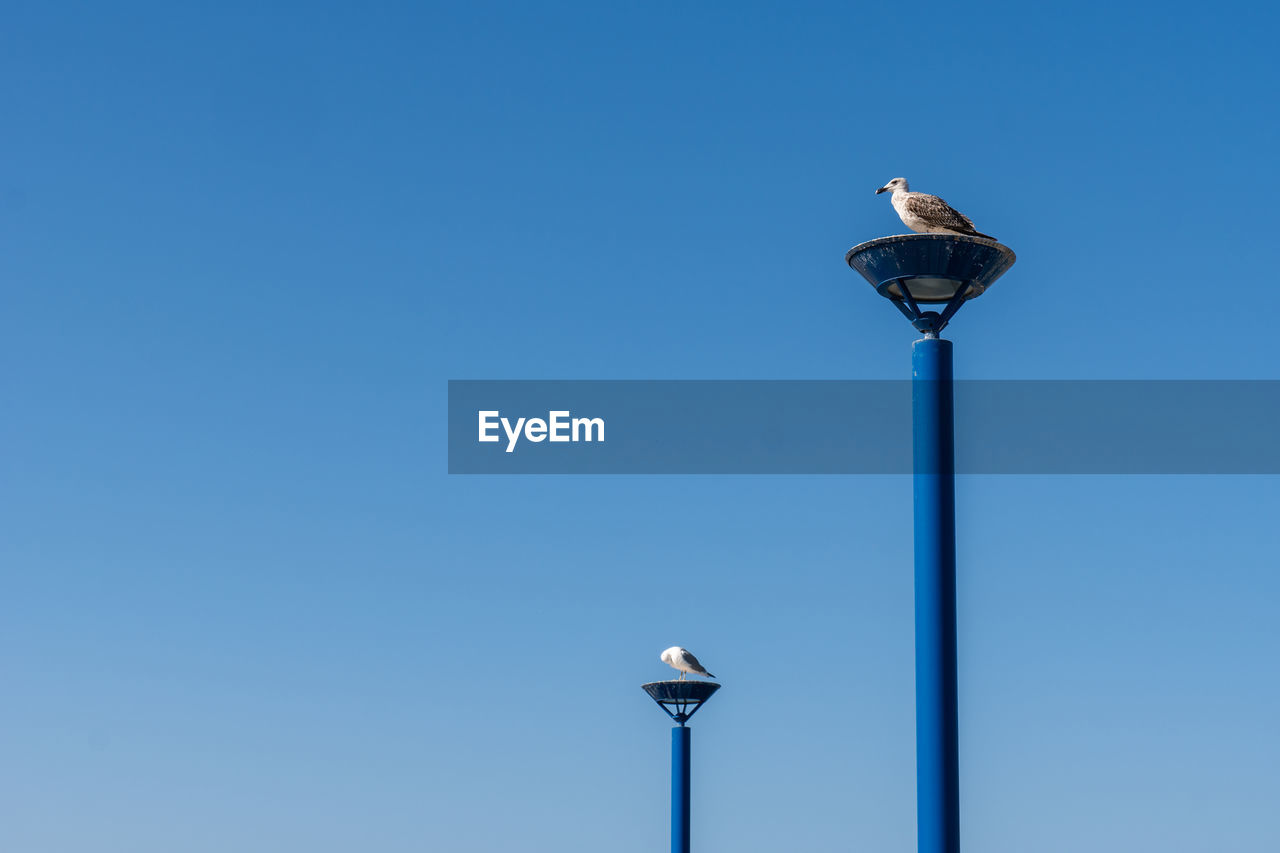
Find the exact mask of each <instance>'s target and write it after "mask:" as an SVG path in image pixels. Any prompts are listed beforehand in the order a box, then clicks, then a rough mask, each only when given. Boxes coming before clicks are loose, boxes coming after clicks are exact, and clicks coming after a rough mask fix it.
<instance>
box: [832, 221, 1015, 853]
mask: <svg viewBox="0 0 1280 853" xmlns="http://www.w3.org/2000/svg"><path fill="white" fill-rule="evenodd" d="M845 260H846V261H847V262H848V263H849V266H851V267H853V269H855V270H857V271H858V272H859V273H861V274H862V277H863V278H865V279H866V280H867V281H868V282H870V283H871V286H872V287H874V288H875V289H876V292H877V293H879V294H880V295H881V296H883V297H885V298H886V299H888V300H890V301H891V302H892V303H893V305H894V307H896V308H897V309H898V310H899V311H901V312H902V313H903V315H905V316H906V318H907V319H908V320H909V321H911V325H912V326H914V327H915V329H916V330H917V331H919V332H923V333H924V337H923V338H921V339H920V340H918V341H916V342H915V343H914V344H912V345H911V380H912V381H911V416H912V420H911V423H912V436H913V447H914V452H913V471H914V492H915V595H916V836H917V840H918V845H919V851H920V853H959V850H960V787H959V758H958V746H959V744H958V737H957V724H956V506H955V502H956V498H955V451H954V440H953V436H954V420H953V412H952V388H951V342H950V341H946V340H943V339H942V337H941V333H942V330H943V329H944V328H946V326H947V324H948V323H949V322H950V321H951V318H952V317H954V316H955V313H956V312H957V311H959V310H960V307H961V306H962V305H964V303H965V302H966V301H967V300H970V299H973V298H975V297H978V296H981V295H982V293H983V292H984V291H986V289H987V288H988V287H990V286H991V285H992V283H994V282H995V280H996V279H997V278H999V277H1000V276H1001V275H1003V274H1004V272H1005V271H1006V270H1007V269H1009V267H1011V266H1012V265H1013V262H1014V260H1015V256H1014V254H1013V252H1011V251H1010V250H1009V249H1008V248H1007V247H1005V246H1002V245H1000V244H999V243H997V242H996V241H994V240H984V239H981V238H977V237H962V236H954V235H950V234H906V235H900V236H897V237H882V238H881V239H879V240H872V241H871V242H869V243H862V244H861V245H858V246H854V247H853V248H852V249H850V250H849V251H848V253H847V254H846V255H845ZM922 305H940V306H942V310H941V311H933V310H925V309H923V308H921V306H922Z"/></svg>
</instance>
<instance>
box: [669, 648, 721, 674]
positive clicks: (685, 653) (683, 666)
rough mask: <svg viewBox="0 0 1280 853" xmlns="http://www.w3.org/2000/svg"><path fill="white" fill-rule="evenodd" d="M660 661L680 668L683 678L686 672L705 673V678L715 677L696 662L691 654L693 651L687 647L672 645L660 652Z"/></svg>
mask: <svg viewBox="0 0 1280 853" xmlns="http://www.w3.org/2000/svg"><path fill="white" fill-rule="evenodd" d="M660 657H661V659H662V662H663V663H665V664H666V665H667V666H670V667H674V668H675V669H678V670H680V678H681V679H682V680H683V679H684V674H685V673H686V672H689V673H693V674H695V675H705V676H706V677H707V678H715V676H714V675H712V674H711V673H709V672H707V671H706V669H704V668H703V666H702V664H700V663H698V659H697V658H695V657H694V656H693V652H691V651H689V650H688V649H682V648H680V647H679V646H672V647H671V648H669V649H667V650H666V651H665V652H663V653H662V654H661V656H660Z"/></svg>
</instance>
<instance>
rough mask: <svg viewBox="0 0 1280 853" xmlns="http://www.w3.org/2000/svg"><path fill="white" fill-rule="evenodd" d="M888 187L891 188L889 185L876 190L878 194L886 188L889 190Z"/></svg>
mask: <svg viewBox="0 0 1280 853" xmlns="http://www.w3.org/2000/svg"><path fill="white" fill-rule="evenodd" d="M887 189H889V188H888V187H881V188H880V189H878V190H876V195H880V193H882V192H884V191H885V190H887Z"/></svg>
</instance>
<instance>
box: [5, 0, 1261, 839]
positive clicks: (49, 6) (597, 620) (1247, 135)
mask: <svg viewBox="0 0 1280 853" xmlns="http://www.w3.org/2000/svg"><path fill="white" fill-rule="evenodd" d="M4 19H5V24H4V27H3V31H2V32H0V113H2V114H3V116H4V130H3V133H0V289H2V291H3V307H2V308H0V358H2V360H3V361H2V364H3V369H2V371H0V393H2V395H3V396H2V397H0V399H3V413H4V414H3V417H2V418H0V446H3V448H4V451H3V456H2V460H0V465H2V466H3V467H2V469H0V513H2V517H3V519H4V524H3V532H2V533H0V566H2V568H0V572H2V574H0V578H2V582H3V587H2V588H0V679H2V680H3V684H4V697H5V698H4V701H3V702H0V766H3V767H4V772H3V773H0V848H3V849H4V850H7V851H14V853H62V851H66V852H67V853H71V852H72V851H74V853H83V851H121V853H126V851H127V853H172V851H175V850H181V851H190V853H201V852H202V851H210V853H214V852H215V851H216V853H225V851H229V850H235V851H242V853H268V851H270V852H271V853H275V851H281V850H306V851H309V853H329V851H351V850H368V851H378V852H379V853H392V851H415V852H416V851H450V853H471V851H548V852H549V853H550V852H551V851H554V853H588V851H589V852H590V853H598V851H602V850H608V851H618V853H629V851H635V853H640V851H646V853H647V852H648V851H654V850H661V849H664V848H665V845H666V844H667V796H668V795H667V760H668V753H667V750H668V734H667V730H668V725H667V724H666V722H665V718H664V717H662V715H661V714H660V713H659V712H658V710H657V709H656V708H655V707H653V706H652V704H651V703H650V702H649V700H648V699H647V698H646V697H645V696H644V695H643V694H642V693H641V692H640V690H639V685H640V683H641V682H644V681H648V680H654V679H658V678H663V677H665V676H666V675H667V674H668V673H669V670H667V669H666V668H665V667H664V666H663V665H662V664H660V663H659V662H658V660H657V655H658V653H659V651H661V650H662V649H663V648H665V647H666V646H669V645H672V644H677V643H678V644H682V645H686V646H688V647H690V648H692V649H694V650H695V651H696V652H697V653H698V654H699V656H701V657H702V658H703V660H704V661H705V662H706V663H707V664H708V666H710V667H711V669H712V671H714V672H715V673H716V674H717V675H718V676H720V679H721V681H722V682H723V683H724V685H725V686H724V688H723V690H722V691H721V693H720V694H719V695H718V696H717V698H716V699H715V701H714V702H713V703H712V704H711V705H709V706H708V707H707V708H706V709H705V710H703V711H702V712H701V713H700V715H699V716H698V718H697V719H696V720H695V737H694V750H695V755H694V759H695V782H694V786H695V790H694V793H695V798H696V799H695V818H694V820H695V824H694V842H695V844H696V845H697V846H698V848H699V849H700V850H706V851H715V850H719V851H729V850H732V851H741V852H742V853H754V852H755V851H779V850H832V851H835V850H841V851H844V850H848V851H860V850H867V851H877V852H878V853H885V851H902V853H906V852H907V851H911V850H913V849H914V787H913V786H914V781H913V777H914V743H913V740H914V737H913V723H912V714H913V710H912V701H913V700H912V674H911V657H912V649H911V643H912V639H911V638H912V634H911V575H910V560H911V552H910V538H909V535H910V513H909V508H910V481H909V478H907V477H879V478H865V477H864V478H852V477H851V478H839V477H828V478H820V477H814V478H807V477H779V478H766V477H718V478H717V477H704V478H679V477H660V478H659V477H654V478H644V477H637V478H623V477H615V478H572V477H546V478H537V477H527V478H518V477H507V478H503V477H487V478H479V477H477V478H465V477H450V476H448V475H447V474H446V473H445V440H444V427H445V399H446V398H445V390H446V382H447V380H449V379H481V378H502V379H507V378H513V379H520V378H539V379H559V378H677V379H678V378H743V379H770V378H806V379H823V378H853V379H858V378H905V377H906V376H907V375H908V369H909V355H908V353H909V343H910V340H911V337H912V333H911V330H910V329H909V328H908V327H907V325H906V323H905V322H903V320H902V319H901V318H900V317H899V316H898V315H897V313H896V312H894V311H893V310H892V309H891V308H890V306H888V305H886V304H885V303H884V302H883V301H881V300H879V299H878V298H877V297H875V295H874V294H873V293H872V291H871V289H870V288H868V287H867V286H866V284H865V283H863V282H862V281H861V280H860V279H859V278H858V277H857V276H856V275H855V274H854V273H852V272H851V271H850V270H848V269H847V268H846V267H845V266H844V263H843V253H844V251H845V250H846V249H847V248H848V247H849V246H850V245H853V244H854V243H858V242H861V241H863V240H866V239H870V238H873V237H877V236H881V235H883V234H889V233H897V232H898V231H900V230H901V225H900V223H899V222H898V221H897V219H896V218H895V217H894V216H893V213H892V211H891V210H890V208H889V204H888V202H887V201H886V199H885V198H884V197H883V196H881V197H879V198H877V197H875V196H873V195H872V191H873V190H874V189H875V188H876V187H879V186H880V185H882V184H883V183H885V181H887V180H888V179H889V178H892V177H895V176H898V175H905V176H906V177H908V178H909V179H910V180H911V181H912V184H913V186H914V187H915V188H916V189H921V190H924V191H928V192H935V193H937V194H939V195H942V196H943V197H945V198H947V199H948V200H949V201H951V202H953V203H954V204H955V205H956V206H957V207H959V208H961V209H962V210H963V211H965V212H966V213H968V214H969V215H970V216H972V217H973V219H974V220H975V222H976V223H977V224H978V227H979V228H981V229H982V230H984V231H986V232H988V233H991V234H994V235H996V236H997V237H999V238H1000V239H1001V240H1002V241H1003V242H1005V243H1006V244H1008V245H1009V246H1011V247H1012V248H1013V249H1014V250H1015V251H1017V252H1018V255H1019V261H1018V263H1017V265H1016V266H1015V267H1014V268H1013V270H1012V271H1011V272H1010V273H1009V274H1008V275H1007V276H1006V277H1005V278H1004V279H1002V280H1001V281H1000V282H999V283H998V284H997V285H996V287H994V288H993V289H992V290H991V291H990V292H989V293H988V294H986V295H985V296H983V298H982V299H981V300H979V301H978V302H975V303H973V304H972V305H971V306H970V307H968V308H966V310H965V311H964V312H962V313H961V314H960V315H959V317H958V318H957V320H956V322H955V324H954V325H953V327H952V329H951V330H950V332H949V336H950V337H952V338H953V339H954V340H955V342H956V355H957V374H958V375H959V376H961V377H967V378H992V379H998V378H1018V379H1028V378H1030V379H1035V378H1087V379H1092V378H1125V379H1131V378H1139V379H1147V378H1152V379H1159V378H1170V379H1205V378H1209V379H1212V378H1223V379H1228V378H1249V379H1280V368H1278V367H1277V363H1276V357H1275V353H1276V348H1275V343H1274V341H1273V334H1272V333H1271V330H1270V325H1271V324H1272V316H1273V312H1274V306H1273V305H1272V304H1270V302H1269V301H1267V300H1265V299H1263V298H1261V297H1263V296H1265V295H1266V294H1267V293H1268V292H1269V289H1270V288H1271V287H1272V284H1273V283H1274V280H1275V278H1276V273H1275V261H1274V257H1273V254H1274V251H1275V246H1276V233H1277V232H1276V231H1275V229H1274V228H1273V227H1272V226H1271V224H1270V223H1271V221H1272V219H1273V218H1274V216H1275V205H1274V202H1273V201H1272V200H1273V199H1274V198H1276V197H1277V196H1278V195H1280V169H1278V167H1277V158H1276V151H1277V150H1280V114H1278V113H1277V110H1276V109H1275V106H1274V102H1275V96H1276V92H1277V90H1278V88H1280V87H1278V86H1277V84H1278V83H1280V72H1278V71H1277V63H1276V59H1275V49H1274V47H1275V46H1274V33H1275V32H1276V28H1277V24H1278V23H1280V20H1278V19H1277V15H1276V13H1275V12H1274V11H1272V10H1269V9H1268V10H1263V8H1262V5H1261V4H1257V3H1250V4H1241V3H1232V2H1224V3H1211V4H1178V3H1174V4H1168V3H1166V4H1144V5H1133V4H1117V3H1092V2H1086V3H1076V4H1071V5H1061V4H1059V5H1054V4H1049V5H1045V4H1028V3H1017V4H1013V3H1008V4H983V3H979V4H976V5H975V4H956V3H928V2H925V3H913V4H901V3H900V4H875V5H871V4H856V5H855V4H850V3H830V4H785V5H784V4H760V3H742V2H738V3H681V4H677V3H663V4H638V3H630V4H615V3H603V4H602V3H573V4H560V3H556V4H549V3H544V4H509V5H494V4H488V3H467V4H461V3H459V4H456V5H452V6H442V5H436V4H425V5H424V4H403V5H394V6H389V5H381V4H378V5H374V6H372V7H370V8H365V7H363V6H361V7H359V8H357V6H353V5H351V4H321V3H306V4H294V5H288V6H286V5H274V6H272V7H271V8H270V9H266V8H264V4H258V3H252V4H249V3H245V4H237V3H220V4H216V6H214V5H205V6H195V5H175V4H171V3H147V4H138V3H122V4H100V3H80V4H65V3H43V4H26V5H18V4H9V5H8V6H7V8H6V9H5V13H4ZM1278 490H1280V482H1277V478H1274V477H1222V478H1209V477H1148V478H1140V477H1131V478H1121V477H1093V478H1089V477H1078V478H1073V477H1056V478H1055V477H1043V478H1035V477H1009V478H998V477H985V478H978V477H974V478H965V479H963V480H962V481H961V482H960V484H959V500H960V509H959V531H960V532H959V557H960V581H959V589H960V593H959V594H960V644H961V645H960V671H961V684H962V686H961V707H960V714H961V721H960V727H961V736H962V753H961V762H962V769H961V773H962V782H963V786H964V787H963V803H962V807H963V817H962V827H963V835H964V844H965V846H966V849H969V850H981V851H984V853H1023V852H1024V851H1027V850H1035V851H1039V853H1058V851H1064V852H1065V851H1081V850H1089V851H1097V852H1098V853H1106V852H1107V851H1126V852H1127V851H1136V850H1151V851H1155V850H1159V851H1161V853H1183V851H1186V853H1192V851H1196V853H1199V851H1206V850H1214V851H1218V850H1230V851H1233V852H1234V853H1251V851H1259V853H1261V851H1275V850H1276V849H1280V812H1277V810H1276V809H1275V803H1276V801H1277V797H1278V795H1280V781H1278V779H1277V774H1276V767H1277V766H1280V735H1277V732H1276V726H1275V721H1276V720H1277V719H1278V718H1280V679H1277V677H1276V660H1277V659H1280V629H1277V626H1276V621H1275V616H1274V614H1275V611H1276V603H1277V599H1278V598H1280V580H1277V574H1276V571H1275V562H1276V553H1277V552H1278V551H1280V532H1277V525H1276V521H1275V520H1276V510H1277V505H1278V501H1277V498H1278V497H1280V494H1278Z"/></svg>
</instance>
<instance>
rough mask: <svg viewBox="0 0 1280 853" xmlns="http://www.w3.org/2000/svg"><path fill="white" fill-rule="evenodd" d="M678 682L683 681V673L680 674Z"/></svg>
mask: <svg viewBox="0 0 1280 853" xmlns="http://www.w3.org/2000/svg"><path fill="white" fill-rule="evenodd" d="M680 680H681V681H684V673H683V672H682V673H680Z"/></svg>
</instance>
